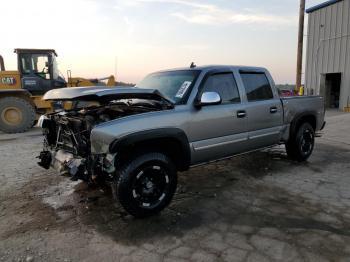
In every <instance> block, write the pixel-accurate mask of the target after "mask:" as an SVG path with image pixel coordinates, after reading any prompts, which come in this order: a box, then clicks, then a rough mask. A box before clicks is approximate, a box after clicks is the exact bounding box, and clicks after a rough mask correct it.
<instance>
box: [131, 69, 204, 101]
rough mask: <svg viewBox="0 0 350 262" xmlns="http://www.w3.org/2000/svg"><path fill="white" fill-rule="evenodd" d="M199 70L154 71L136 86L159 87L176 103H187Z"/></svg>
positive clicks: (161, 91)
mask: <svg viewBox="0 0 350 262" xmlns="http://www.w3.org/2000/svg"><path fill="white" fill-rule="evenodd" d="M199 73H200V71H199V70H177V71H167V72H159V73H153V74H150V75H148V76H146V77H145V78H144V79H143V80H142V81H141V82H140V83H139V84H138V85H136V87H138V88H146V89H157V90H158V91H159V92H160V93H162V95H164V96H165V97H166V98H167V99H169V100H171V101H173V102H174V103H175V104H182V103H185V102H186V100H187V98H188V95H189V93H190V91H191V89H192V86H193V85H194V84H195V82H196V80H197V77H198V75H199Z"/></svg>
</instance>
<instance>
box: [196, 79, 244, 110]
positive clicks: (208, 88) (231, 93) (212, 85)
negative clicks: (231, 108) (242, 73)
mask: <svg viewBox="0 0 350 262" xmlns="http://www.w3.org/2000/svg"><path fill="white" fill-rule="evenodd" d="M204 92H217V93H218V94H219V95H220V97H221V99H222V103H239V102H240V101H241V99H240V97H239V92H238V87H237V84H236V81H235V79H234V78H233V74H231V73H228V74H215V75H212V76H209V77H208V78H207V80H206V81H205V83H204V86H203V90H202V93H204Z"/></svg>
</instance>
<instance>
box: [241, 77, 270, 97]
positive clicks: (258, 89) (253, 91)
mask: <svg viewBox="0 0 350 262" xmlns="http://www.w3.org/2000/svg"><path fill="white" fill-rule="evenodd" d="M241 77H242V80H243V84H244V87H245V90H246V93H247V98H248V101H259V100H268V99H272V98H273V93H272V89H271V86H270V83H269V81H268V80H267V77H266V75H265V74H261V73H260V74H259V73H241Z"/></svg>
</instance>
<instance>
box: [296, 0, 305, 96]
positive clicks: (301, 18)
mask: <svg viewBox="0 0 350 262" xmlns="http://www.w3.org/2000/svg"><path fill="white" fill-rule="evenodd" d="M304 18H305V0H300V9H299V34H298V54H297V77H296V86H295V88H296V90H299V88H300V87H301V76H302V70H303V47H304Z"/></svg>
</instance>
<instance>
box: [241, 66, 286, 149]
mask: <svg viewBox="0 0 350 262" xmlns="http://www.w3.org/2000/svg"><path fill="white" fill-rule="evenodd" d="M239 73H240V77H241V80H242V83H243V87H244V89H245V92H246V98H247V108H246V110H247V118H248V132H249V133H248V137H249V148H250V149H257V148H261V147H265V146H270V145H273V144H276V143H278V142H279V141H280V138H281V128H282V125H283V108H282V103H281V100H280V98H279V96H278V94H276V93H275V92H274V91H273V89H272V85H273V83H271V82H270V81H269V78H268V77H267V75H266V73H265V72H263V71H262V72H259V71H256V72H254V71H240V72H239Z"/></svg>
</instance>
